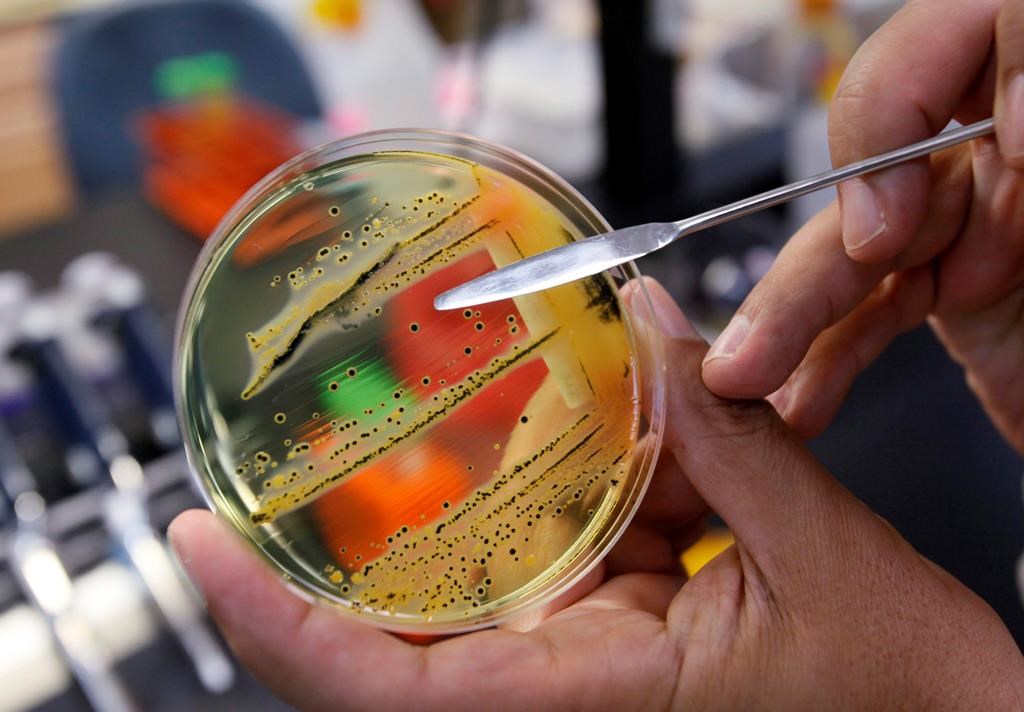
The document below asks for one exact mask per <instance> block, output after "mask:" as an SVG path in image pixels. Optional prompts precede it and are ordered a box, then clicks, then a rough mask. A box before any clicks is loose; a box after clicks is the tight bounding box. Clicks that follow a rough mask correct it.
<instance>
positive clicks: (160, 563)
mask: <svg viewBox="0 0 1024 712" xmlns="http://www.w3.org/2000/svg"><path fill="white" fill-rule="evenodd" d="M161 326H162V325H161V322H160V320H159V319H158V318H156V317H155V315H154V310H153V307H152V306H151V305H150V304H149V302H148V299H147V297H146V294H145V290H144V288H143V285H142V283H141V281H140V280H139V278H138V275H137V274H136V273H135V272H134V270H132V269H131V268H130V267H128V266H126V265H124V264H121V263H120V262H119V261H118V260H117V259H116V258H114V257H113V256H112V255H109V254H102V253H93V254H87V255H84V256H82V257H80V258H78V259H77V260H75V261H74V262H72V263H71V264H70V265H69V266H68V267H67V268H66V269H65V270H64V272H63V275H62V278H61V281H60V285H59V286H58V288H56V289H53V290H48V291H42V292H39V291H35V290H34V289H33V285H32V283H31V281H30V280H29V279H27V278H26V277H25V276H24V275H22V274H20V273H16V272H2V273H0V335H2V336H0V342H2V343H0V495H2V496H0V512H2V513H0V640H3V641H4V651H6V652H5V653H3V654H0V685H2V687H3V689H4V691H5V693H4V695H3V696H2V699H0V710H3V711H4V712H7V710H12V711H13V710H23V709H30V708H34V707H36V706H38V705H43V703H44V702H45V701H46V700H48V699H53V698H54V697H56V696H61V695H63V696H66V695H67V694H68V693H67V692H66V690H67V689H68V685H69V683H70V681H71V680H72V679H74V680H75V681H77V683H78V686H77V687H78V689H79V690H80V691H81V692H80V694H81V695H82V699H84V700H85V701H87V702H88V703H89V704H90V705H91V706H92V707H93V708H94V709H97V710H128V709H139V708H144V709H149V708H151V707H153V705H152V699H153V697H154V695H156V696H158V697H166V698H167V699H168V700H173V699H174V698H175V697H176V696H177V697H179V698H181V696H182V695H188V698H187V699H190V700H191V702H190V704H191V703H194V702H195V701H196V700H199V699H202V698H203V696H204V695H207V696H209V695H220V694H223V693H228V694H227V695H226V696H225V697H224V698H223V701H216V700H217V698H216V697H207V699H208V700H210V702H209V708H211V709H216V708H218V707H220V706H222V705H228V706H230V704H229V703H230V700H231V699H232V695H233V694H234V693H233V691H229V690H230V688H232V685H233V683H234V680H235V677H236V667H235V663H234V662H233V661H232V660H231V659H230V657H229V656H228V654H227V653H226V651H225V649H224V647H223V645H222V643H221V642H220V640H219V638H218V636H217V635H216V634H215V633H214V632H213V629H212V627H211V626H210V624H209V623H208V622H207V621H206V620H205V615H204V614H203V612H202V609H201V607H200V606H199V603H198V601H197V600H195V598H194V595H193V594H192V592H191V591H190V590H189V587H188V584H187V583H186V582H185V581H184V579H183V574H182V573H181V572H180V570H179V569H178V566H177V565H176V564H175V563H174V561H173V560H172V558H171V556H170V553H169V551H168V549H167V547H166V544H165V542H164V541H163V540H162V538H161V536H160V532H161V531H162V530H163V528H164V527H166V525H167V523H168V521H169V520H170V519H171V518H172V517H173V516H174V514H176V513H177V512H179V511H181V510H182V509H185V508H187V507H189V506H196V505H198V504H199V503H200V501H199V499H198V497H197V496H196V494H195V493H194V491H193V489H192V486H191V480H190V478H189V476H188V472H187V467H186V465H185V462H184V458H183V456H182V455H181V453H180V451H179V450H178V445H179V443H180V439H179V437H178V433H177V428H176V422H175V419H174V416H173V405H172V403H171V386H170V374H169V370H168V369H169V362H168V356H169V349H168V345H169V338H168V335H167V334H166V333H162V332H161ZM126 422H128V423H131V422H134V423H136V427H133V428H128V429H124V430H123V429H122V428H121V424H122V423H126ZM137 458H138V459H137ZM140 460H141V461H140ZM166 633H170V634H172V635H173V637H174V638H175V639H176V640H177V642H178V643H179V646H180V649H181V651H183V652H184V653H185V655H184V656H183V657H179V658H178V659H177V660H175V658H174V656H173V655H172V656H170V658H169V662H168V661H164V664H165V665H169V667H171V668H173V667H177V666H182V667H184V666H185V665H186V664H187V665H188V666H190V667H191V668H192V669H193V671H194V672H193V674H194V678H193V679H194V680H195V682H193V683H187V684H185V685H182V684H181V683H182V681H183V680H182V678H181V677H180V674H179V676H176V678H172V679H175V682H174V685H175V689H173V690H172V689H165V690H163V691H162V694H161V691H160V690H159V689H154V688H153V687H151V686H150V687H147V684H148V683H149V681H148V680H147V679H146V678H145V677H143V678H139V677H138V676H135V677H132V676H130V675H127V674H125V673H124V671H123V665H124V664H125V661H127V660H130V659H132V658H133V657H136V656H139V655H152V654H153V653H151V652H149V651H150V649H152V647H153V646H154V645H155V644H157V643H158V642H159V641H160V640H161V638H163V637H164V636H165V634H166ZM8 653H9V654H8ZM179 656H180V653H179ZM200 690H205V692H201V691H200ZM147 697H148V698H149V700H150V704H149V705H147V704H146V703H145V700H146V699H147ZM44 707H45V705H44ZM160 707H161V708H165V709H173V708H175V705H174V704H173V703H172V704H171V706H170V707H166V706H160Z"/></svg>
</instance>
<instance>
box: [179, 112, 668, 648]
mask: <svg viewBox="0 0 1024 712" xmlns="http://www.w3.org/2000/svg"><path fill="white" fill-rule="evenodd" d="M607 229H608V225H607V224H606V223H605V221H604V220H603V218H601V216H600V215H599V214H598V213H597V212H596V211H595V210H594V208H593V207H591V206H590V204H589V203H587V201H586V200H584V199H583V198H582V197H581V196H580V195H579V194H578V193H577V192H576V191H574V190H573V189H572V188H571V187H570V186H569V185H568V184H566V183H565V182H564V181H563V180H561V179H560V178H559V177H557V176H556V175H554V174H553V173H551V172H550V171H548V170H547V169H545V168H544V167H542V166H540V165H539V164H537V163H535V162H533V161H531V160H529V159H527V158H526V157H524V156H522V155H520V154H518V153H515V152H513V151H511V150H508V149H506V148H502V147H499V146H496V145H493V144H490V143H487V142H485V141H481V140H479V139H475V138H471V137H468V136H463V135H458V134H451V133H441V132H435V131H421V130H393V131H381V132H374V133H368V134H363V135H359V136H354V137H351V138H348V139H345V140H342V141H339V142H337V143H332V144H330V145H327V146H324V147H322V148H319V149H317V150H314V151H312V152H310V153H307V154H304V155H302V156H299V157H298V158H296V159H294V160H293V161H291V162H289V163H287V164H285V165H283V166H282V167H280V168H279V169H277V170H276V171H275V172H274V173H272V174H271V175H269V176H268V177H267V178H265V179H264V180H263V181H262V182H261V183H259V184H258V185H257V186H255V187H254V188H253V189H252V190H251V191H250V192H249V193H248V194H247V195H246V196H245V197H243V198H242V199H241V200H240V201H239V202H238V204H237V205H236V206H235V207H234V208H233V209H232V210H231V212H230V213H229V214H228V215H227V216H226V217H225V218H224V220H223V221H222V222H221V224H220V225H219V226H218V228H217V230H216V231H215V232H214V234H213V235H212V236H211V238H210V239H209V242H208V243H207V245H206V246H205V248H204V250H203V252H202V254H201V256H200V258H199V260H198V262H197V264H196V266H195V269H194V271H193V274H192V277H191V279H190V282H189V285H188V287H187V290H186V293H185V297H184V302H183V306H182V310H181V318H180V322H179V326H178V333H177V344H176V361H175V378H176V391H177V393H176V395H177V399H178V412H179V418H180V423H181V428H182V432H183V435H184V440H185V446H186V451H187V455H188V459H189V462H190V465H191V467H192V469H193V471H194V473H195V474H196V476H197V477H198V480H199V483H200V486H201V489H202V491H203V492H204V494H205V496H206V498H207V501H208V503H209V505H210V506H211V507H212V508H213V509H214V510H215V511H216V512H217V513H219V514H220V515H222V516H223V517H225V518H226V519H227V520H228V521H229V522H231V524H232V525H233V526H234V528H235V529H237V530H238V532H240V533H241V535H242V536H244V537H245V538H246V539H247V540H248V541H249V542H250V543H251V544H252V545H253V546H254V547H255V548H256V549H257V550H258V551H259V553H260V554H261V555H262V556H263V557H264V558H265V559H266V560H267V561H269V562H270V563H271V564H272V565H273V566H274V567H275V568H276V569H277V570H278V571H279V572H280V573H281V574H282V576H283V577H284V578H285V579H286V580H287V581H288V582H290V583H292V584H293V587H294V588H295V589H296V590H298V591H299V592H300V593H305V594H307V595H311V597H313V598H316V599H320V600H322V601H327V602H330V603H331V604H333V605H335V606H337V607H338V608H339V609H341V610H342V611H343V612H344V613H347V614H351V615H356V616H359V617H360V618H361V619H363V620H365V621H367V622H370V623H373V624H375V625H378V626H381V627H383V628H386V629H389V630H393V631H399V632H408V633H453V632H459V631H465V630H471V629H474V628H480V627H484V626H489V625H495V624H498V623H500V622H502V621H505V620H508V619H509V618H511V617H513V616H517V615H519V614H521V613H523V612H524V611H526V610H527V609H529V608H531V607H533V606H536V605H538V604H540V603H543V602H546V601H550V600H551V599H552V598H553V597H555V596H557V595H558V594H559V593H560V592H562V591H564V590H565V589H566V588H567V587H569V586H571V585H572V584H573V583H574V582H576V581H578V580H579V579H580V577H582V576H583V575H584V574H586V572H587V571H589V570H590V569H591V568H592V567H593V566H594V565H595V564H596V563H597V562H598V561H599V560H600V558H601V557H602V556H603V555H604V554H605V553H606V552H607V551H608V549H609V548H610V547H611V546H612V544H613V543H614V542H615V541H616V539H617V538H618V537H619V535H620V534H621V533H622V531H623V529H624V528H625V526H626V525H627V523H628V522H629V520H630V518H631V517H632V515H633V513H634V511H635V509H636V507H637V505H638V503H639V501H640V498H641V497H642V496H643V492H644V490H645V488H646V486H647V482H648V480H649V479H650V476H651V472H652V470H653V468H654V461H655V457H656V453H657V451H658V447H657V444H658V443H659V442H660V437H661V432H662V410H663V402H664V393H663V383H662V375H661V373H660V372H657V371H656V369H655V368H649V369H647V370H645V366H644V364H642V363H641V359H640V358H639V355H638V349H637V342H636V338H635V336H636V335H635V330H636V327H637V325H636V324H635V323H634V321H633V317H632V315H631V314H630V313H627V311H626V310H625V309H624V307H623V305H622V303H621V300H620V296H619V292H618V290H619V287H620V286H621V285H622V284H624V283H625V282H626V281H627V280H629V279H631V278H633V277H635V276H637V274H636V271H635V268H634V267H633V266H631V265H627V266H625V267H624V268H622V269H617V270H614V271H611V272H608V273H605V274H602V275H599V276H597V277H594V278H590V279H587V280H582V281H579V282H576V283H573V284H569V285H565V286H563V287H559V288H556V289H552V290H548V291H546V292H543V293H539V294H533V295H528V296H525V297H520V298H516V299H515V300H506V301H504V302H497V303H494V304H488V305H483V306H480V307H476V308H473V309H466V310H462V311H454V312H439V311H436V310H434V308H433V306H432V304H433V299H434V297H435V296H436V295H437V294H439V293H441V292H443V291H445V290H447V289H449V288H451V287H454V286H456V285H458V284H460V283H462V282H464V281H466V280H468V279H470V278H472V277H475V276H477V275H479V274H482V273H484V272H486V271H488V270H491V269H493V268H494V267H496V266H502V265H504V264H507V263H509V262H513V261H515V260H518V259H520V258H521V257H524V256H528V255H531V254H535V253H537V252H540V251H542V250H545V249H548V248H551V247H554V246H557V245H559V244H564V243H565V242H566V241H569V240H579V239H582V238H584V237H587V236H588V235H592V234H596V233H599V232H603V231H605V230H607ZM632 302H633V305H632V309H633V310H634V311H635V310H641V311H646V312H648V316H647V317H645V318H646V319H647V320H653V316H650V314H652V313H653V311H652V307H651V304H650V300H649V298H648V296H647V294H646V292H645V291H644V289H643V287H642V285H641V286H640V287H639V289H638V291H637V292H636V296H635V297H634V298H633V300H632ZM644 361H645V363H646V362H647V361H649V359H645V360H644ZM659 363H660V362H659ZM658 368H660V366H659V367H658ZM651 371H655V372H651Z"/></svg>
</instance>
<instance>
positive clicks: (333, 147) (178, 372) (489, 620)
mask: <svg viewBox="0 0 1024 712" xmlns="http://www.w3.org/2000/svg"><path fill="white" fill-rule="evenodd" d="M401 151H414V152H426V153H435V154H441V155H444V156H449V157H453V158H462V159H466V160H469V161H472V162H475V163H480V164H482V165H484V166H487V167H489V168H492V169H494V170H497V171H500V172H501V173H504V174H505V175H508V176H510V177H512V178H514V179H516V180H517V181H519V182H521V183H523V184H524V185H526V186H527V187H529V188H531V189H532V190H534V191H535V192H537V193H538V194H539V195H540V196H541V197H542V198H544V199H545V200H548V201H550V202H551V203H553V204H554V205H556V206H557V207H558V208H559V209H560V210H561V211H562V212H563V213H564V214H566V215H567V216H568V217H571V218H572V219H573V220H574V221H575V222H576V223H577V226H578V227H580V228H583V227H586V228H588V229H589V233H590V234H599V233H601V232H605V231H608V230H610V229H611V226H610V225H609V224H608V223H607V221H606V220H605V219H604V218H603V217H602V216H601V214H600V213H599V212H598V211H597V210H596V209H595V208H594V207H593V205H591V204H590V202H589V201H588V200H587V199H586V198H584V197H583V196H582V195H581V194H580V193H579V192H577V191H576V190H575V189H574V188H573V187H572V186H571V185H569V184H568V183H567V182H566V181H565V180H563V179H562V178H561V177H559V176H558V175H557V174H555V173H554V172H552V171H550V170H549V169H548V168H546V167H545V166H543V165H542V164H540V163H538V162H537V161H534V160H533V159H531V158H529V157H527V156H525V155H523V154H521V153H519V152H518V151H515V150H513V149H510V148H507V147H504V146H500V145H498V144H495V143H492V142H489V141H485V140H483V139H479V138H476V137H473V136H470V135H467V134H462V133H457V132H451V131H440V130H433V129H416V128H410V129H383V130H378V131H372V132H367V133H362V134H356V135H353V136H350V137H346V138H343V139H340V140H338V141H334V142H331V143H327V144H324V145H322V146H319V147H316V148H314V149H311V150H309V151H307V152H305V153H302V154H300V155H298V156H296V157H295V158H293V159H292V160H290V161H288V162H286V163H284V164H282V165H281V166H279V167H278V168H276V169H275V170H273V171H272V172H271V173H269V174H268V175H267V176H265V177H264V178H263V179H262V180H261V181H259V182H258V183H257V184H256V185H254V186H253V187H252V188H251V189H250V190H249V191H248V192H246V194H245V195H243V196H242V197H241V198H240V199H239V200H238V201H237V202H236V203H235V205H234V206H233V207H232V208H231V210H229V211H228V213H227V214H226V215H225V216H224V218H223V219H222V220H221V221H220V223H219V224H218V225H217V227H216V228H215V230H214V231H213V233H211V235H210V237H209V239H208V240H207V241H206V244H205V245H204V246H203V248H202V250H201V251H200V254H199V256H198V258H197V259H196V263H195V265H194V267H193V269H192V272H191V274H190V276H189V279H188V281H187V284H186V287H185V290H184V292H183V296H182V300H181V305H180V307H179V310H178V317H177V323H176V329H175V339H174V374H173V376H174V396H175V407H176V412H177V418H178V425H179V427H180V428H181V431H182V434H183V440H184V443H185V448H184V449H185V457H186V461H187V464H188V467H189V470H190V473H191V475H192V478H193V481H194V482H195V484H196V486H197V488H198V490H199V492H200V494H201V496H202V497H203V500H204V501H205V503H206V505H207V507H209V508H210V510H212V511H213V512H214V513H215V514H216V515H217V516H219V517H222V518H223V519H225V520H227V521H228V522H229V523H230V524H231V526H232V528H233V529H234V530H235V531H237V532H238V533H239V535H240V536H241V537H242V538H243V540H244V541H245V542H246V543H247V544H248V545H249V546H250V547H251V548H252V549H253V550H255V551H256V553H257V555H258V556H259V557H260V558H261V559H263V560H264V561H266V562H267V563H268V564H270V565H271V566H272V568H273V569H274V570H275V572H276V573H278V574H279V575H280V576H281V577H282V579H283V580H284V582H285V584H286V585H287V586H288V587H289V588H290V589H291V590H292V591H293V592H294V593H295V594H297V595H299V596H300V597H302V598H303V599H305V600H307V601H310V602H314V603H317V602H325V603H327V604H330V605H332V606H333V607H334V608H337V609H339V610H340V611H341V612H342V613H343V614H345V615H349V616H352V617H353V618H355V619H357V620H362V621H364V622H367V623H371V624H373V625H375V626H377V627H379V628H382V629H385V630H390V631H392V632H396V633H411V634H431V635H433V634H442V635H447V634H454V633H464V632H469V631H472V630H478V629H481V628H487V627H493V626H495V625H499V624H501V623H504V622H508V621H509V620H512V619H514V618H517V617H519V616H522V615H523V614H526V613H528V612H530V611H532V610H534V609H536V608H538V607H539V606H542V605H544V604H545V603H549V602H551V601H552V600H554V599H556V598H557V597H558V596H559V595H561V594H562V593H564V592H565V591H567V590H568V589H569V588H571V587H572V586H573V585H575V584H576V583H577V582H579V581H580V580H581V579H582V578H583V577H584V576H586V575H587V574H588V573H589V572H590V571H591V570H593V568H594V567H595V566H596V565H597V564H598V563H599V562H600V561H601V559H602V558H604V556H605V555H606V554H607V552H608V551H609V550H610V549H611V548H612V547H613V546H614V545H615V543H616V542H617V541H618V540H619V538H620V537H621V536H622V533H623V532H624V531H625V529H626V527H627V526H628V525H629V522H630V521H631V520H632V518H633V516H634V515H635V513H636V510H637V508H638V507H639V505H640V502H641V501H642V499H643V496H644V494H645V493H646V490H647V487H648V485H649V483H650V479H651V477H652V475H653V472H654V468H655V465H656V463H657V458H658V453H659V450H660V447H661V441H662V436H663V433H664V418H665V413H664V408H665V362H664V358H662V357H661V354H660V353H650V354H648V355H647V358H644V359H641V358H640V357H639V355H638V356H637V368H636V369H635V373H634V388H635V389H636V391H637V393H638V394H640V398H641V401H642V412H643V419H644V423H645V424H646V426H647V430H646V432H645V433H643V435H642V439H641V441H639V442H638V444H637V448H638V450H639V452H640V454H639V460H638V461H637V462H636V464H635V468H636V473H635V475H634V478H633V483H632V484H633V486H632V487H631V488H630V490H629V491H628V492H626V493H624V494H623V498H624V501H623V503H622V504H620V505H619V507H618V512H617V514H616V515H615V516H614V518H613V519H611V520H610V521H608V522H607V523H606V524H605V525H604V527H603V531H602V532H601V533H600V534H599V535H597V536H596V537H594V538H593V539H591V540H589V541H585V542H584V543H583V545H582V548H583V549H584V551H583V552H582V553H581V552H576V553H575V554H574V560H572V561H571V562H570V563H568V564H567V565H566V567H565V568H564V569H563V570H561V571H559V572H558V573H557V574H556V575H554V576H553V577H552V578H551V579H550V580H549V581H548V582H547V583H545V584H544V585H543V586H541V587H539V588H536V589H534V590H532V591H530V593H529V594H527V595H525V596H522V597H520V598H519V599H517V600H513V601H510V602H509V603H507V604H506V605H504V606H500V607H496V608H495V609H493V610H489V611H487V612H485V613H483V614H481V615H478V616H474V617H471V618H467V619H465V620H461V621H460V620H444V621H435V620H430V619H427V618H414V617H412V616H390V615H388V614H384V613H378V612H366V611H358V612H357V611H352V610H351V606H350V604H348V602H347V601H345V600H344V599H342V598H340V597H335V596H332V595H330V594H329V593H327V592H325V591H323V590H322V589H319V588H316V587H315V586H313V585H312V584H309V583H306V582H304V581H302V580H301V579H297V578H296V577H295V576H294V575H293V574H292V573H290V572H289V571H288V570H287V569H286V567H285V566H284V565H283V564H282V563H280V562H279V561H278V560H277V559H276V558H274V557H273V556H272V555H271V554H270V553H269V552H268V551H266V550H265V549H263V548H262V547H261V546H260V545H259V544H258V543H257V542H256V541H255V540H254V537H253V535H252V531H251V530H252V527H251V526H250V525H248V523H245V522H241V521H239V520H238V519H237V518H236V517H234V516H231V514H230V512H226V511H225V508H224V507H221V506H218V502H217V494H215V492H217V493H219V488H218V487H217V485H216V483H215V482H213V481H212V477H210V476H209V473H207V472H206V469H207V468H206V467H205V466H204V465H203V464H202V463H201V462H200V458H199V457H198V455H199V453H201V452H203V443H201V442H195V440H197V439H196V438H194V437H193V436H192V434H191V432H190V430H189V429H188V428H187V427H186V426H187V417H186V406H185V403H184V393H185V378H186V376H187V373H186V371H187V366H188V355H187V351H186V349H187V345H188V338H187V337H188V334H187V333H186V329H187V326H188V324H189V322H190V317H191V315H192V310H193V307H194V306H195V302H196V297H197V296H198V295H199V294H200V291H199V290H200V288H201V287H202V286H203V283H204V279H206V278H208V277H209V274H210V270H209V268H210V266H211V265H212V264H214V263H216V262H217V260H218V258H219V257H220V252H221V251H222V250H224V249H230V247H231V245H229V244H228V243H227V238H228V237H229V236H230V235H232V234H233V233H235V232H236V231H237V229H238V228H239V226H240V225H242V224H243V223H244V222H245V221H246V219H247V218H250V217H252V216H253V215H254V214H257V213H258V212H261V211H262V210H263V209H265V206H266V205H267V203H268V202H269V201H271V200H272V199H273V197H274V196H275V195H279V194H281V193H283V192H286V191H287V186H291V185H294V184H295V183H298V182H302V181H303V180H304V179H305V178H306V177H307V175H308V172H309V171H313V170H317V169H319V168H322V167H323V166H325V165H327V164H329V163H333V162H336V161H340V160H345V159H353V158H356V157H358V156H362V155H372V154H373V153H378V152H388V153H394V152H401ZM257 209H260V211H258V210H257ZM606 274H607V275H609V276H611V277H612V279H613V282H614V283H615V285H616V288H617V291H618V289H619V288H621V286H622V285H623V284H625V283H626V282H633V283H634V287H633V288H634V290H635V294H636V296H639V299H637V298H636V296H634V298H633V300H632V303H631V307H632V311H633V312H639V315H640V317H641V319H642V321H643V322H646V323H647V324H656V323H658V317H657V313H656V312H655V311H654V308H653V304H652V302H651V298H650V295H649V293H648V292H647V289H646V286H645V285H644V282H643V280H641V279H639V276H640V273H639V271H638V270H637V268H636V266H635V265H634V264H633V263H632V262H630V263H626V264H624V265H622V266H620V267H617V268H615V269H612V270H609V271H608V272H606ZM623 313H624V316H625V319H624V321H625V324H626V330H627V335H628V338H629V340H630V344H631V346H632V349H633V351H634V353H638V345H637V335H636V332H637V330H638V328H645V325H644V324H639V325H638V324H636V321H637V320H636V319H634V318H633V315H632V314H630V313H629V310H624V311H623ZM648 348H649V349H651V348H654V349H656V348H658V347H657V345H656V344H648ZM641 361H643V363H641ZM645 367H646V368H645ZM641 380H643V381H644V382H643V383H640V381H641ZM204 457H205V454H204ZM572 552H573V549H570V550H569V551H567V552H566V554H565V555H563V557H562V558H565V556H566V555H568V554H569V553H572Z"/></svg>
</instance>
